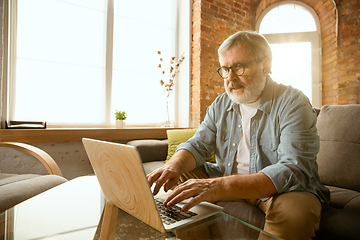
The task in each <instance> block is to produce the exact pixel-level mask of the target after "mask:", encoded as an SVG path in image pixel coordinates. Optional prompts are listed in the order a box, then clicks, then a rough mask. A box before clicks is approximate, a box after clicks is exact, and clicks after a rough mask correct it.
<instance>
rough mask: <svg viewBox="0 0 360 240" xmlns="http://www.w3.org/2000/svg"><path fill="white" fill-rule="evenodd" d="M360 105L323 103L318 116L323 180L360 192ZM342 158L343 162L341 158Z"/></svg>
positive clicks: (320, 170) (319, 159)
mask: <svg viewBox="0 0 360 240" xmlns="http://www.w3.org/2000/svg"><path fill="white" fill-rule="evenodd" d="M359 116H360V105H359V104H354V105H337V106H323V107H322V108H321V111H320V114H319V116H318V121H317V128H318V133H319V135H320V151H319V154H318V158H317V163H318V166H319V170H318V172H319V175H320V179H321V182H322V183H323V184H326V185H330V186H336V187H343V188H347V189H352V190H356V191H360V175H359V172H360V164H359V163H360V159H359V156H360V134H359V132H360V117H359ZM340 159H341V161H339V160H340Z"/></svg>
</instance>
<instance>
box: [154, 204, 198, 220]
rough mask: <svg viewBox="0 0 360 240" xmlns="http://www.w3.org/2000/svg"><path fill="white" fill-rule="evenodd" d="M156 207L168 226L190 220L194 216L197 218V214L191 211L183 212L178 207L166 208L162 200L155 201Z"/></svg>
mask: <svg viewBox="0 0 360 240" xmlns="http://www.w3.org/2000/svg"><path fill="white" fill-rule="evenodd" d="M155 204H156V207H157V209H158V211H159V214H160V217H161V220H162V221H163V222H164V223H165V224H167V225H170V224H172V223H176V222H178V221H181V220H184V219H187V218H190V217H192V216H196V215H197V214H196V213H194V212H191V211H186V212H183V211H181V208H180V207H178V206H176V205H175V206H173V207H165V206H164V205H163V201H162V200H160V199H155Z"/></svg>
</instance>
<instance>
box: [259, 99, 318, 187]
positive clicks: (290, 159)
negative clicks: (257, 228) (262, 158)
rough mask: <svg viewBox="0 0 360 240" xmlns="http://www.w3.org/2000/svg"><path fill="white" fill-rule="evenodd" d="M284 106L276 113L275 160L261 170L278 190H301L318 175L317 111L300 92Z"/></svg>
mask: <svg viewBox="0 0 360 240" xmlns="http://www.w3.org/2000/svg"><path fill="white" fill-rule="evenodd" d="M285 105H286V107H284V109H282V110H281V111H279V114H278V118H279V132H280V142H279V145H278V147H277V156H278V159H277V163H276V164H272V165H269V166H267V167H265V168H263V169H262V170H261V171H260V172H263V173H264V174H266V175H267V176H268V177H269V178H270V179H271V180H272V182H273V183H274V185H275V187H276V189H277V191H278V193H283V192H290V191H304V190H306V189H308V186H309V184H310V182H311V181H314V180H315V179H314V177H315V178H316V177H317V176H318V173H317V164H316V155H317V153H318V151H319V146H320V142H319V135H318V134H317V128H316V120H317V116H316V113H315V111H314V110H313V108H312V106H311V105H310V103H309V101H308V100H307V98H306V97H305V96H303V94H300V96H298V97H297V98H292V99H291V101H289V102H287V103H285Z"/></svg>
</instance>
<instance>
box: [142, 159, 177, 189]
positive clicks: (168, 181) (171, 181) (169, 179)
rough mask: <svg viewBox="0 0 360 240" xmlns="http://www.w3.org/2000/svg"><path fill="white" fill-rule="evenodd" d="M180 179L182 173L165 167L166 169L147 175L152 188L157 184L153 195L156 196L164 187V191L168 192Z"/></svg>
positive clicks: (159, 169)
mask: <svg viewBox="0 0 360 240" xmlns="http://www.w3.org/2000/svg"><path fill="white" fill-rule="evenodd" d="M179 178H180V173H179V171H178V170H176V169H175V168H173V167H170V166H168V165H165V166H164V167H161V168H158V169H156V170H154V171H152V172H151V173H150V174H148V175H147V179H148V181H149V184H150V187H151V186H152V185H153V184H154V182H155V188H154V192H153V194H154V195H156V194H157V193H158V192H159V190H160V188H161V186H163V185H164V190H165V192H167V191H168V190H169V189H170V188H172V187H173V186H175V185H176V184H177V183H178V181H179Z"/></svg>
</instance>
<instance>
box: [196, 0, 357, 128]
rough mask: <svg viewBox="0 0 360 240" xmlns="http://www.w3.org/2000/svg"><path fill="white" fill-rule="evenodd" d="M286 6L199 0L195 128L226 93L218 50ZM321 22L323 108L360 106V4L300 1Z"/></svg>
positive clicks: (270, 0)
mask: <svg viewBox="0 0 360 240" xmlns="http://www.w3.org/2000/svg"><path fill="white" fill-rule="evenodd" d="M282 1H284V0H194V1H193V43H192V51H193V52H192V54H193V55H192V64H193V66H192V82H191V94H192V96H191V97H192V103H191V106H192V108H191V119H192V121H191V125H192V126H198V125H199V124H200V123H201V121H202V120H203V118H204V116H205V113H206V109H207V107H208V106H209V105H210V104H211V102H212V101H213V100H214V99H215V98H216V96H218V95H219V94H220V93H222V92H224V90H223V80H222V79H221V78H220V77H219V76H217V73H216V69H217V68H218V67H219V63H218V57H217V48H218V47H219V45H220V44H221V43H222V41H224V40H225V39H226V38H227V37H228V36H230V35H231V34H233V33H235V32H237V31H240V30H254V29H255V28H254V26H255V22H256V20H257V19H258V17H259V16H260V14H261V13H262V12H263V11H264V10H265V9H266V8H267V7H268V6H270V5H271V4H274V3H278V2H282ZM298 1H299V2H303V3H305V4H307V5H309V6H310V7H312V8H313V9H314V11H315V12H316V14H317V15H318V17H319V21H320V27H321V41H322V69H321V71H322V83H323V84H322V91H323V95H322V101H323V105H325V104H329V105H338V104H353V103H360V102H359V101H360V43H359V41H360V39H359V38H360V26H359V21H360V20H359V16H360V0H335V4H334V2H333V0H298Z"/></svg>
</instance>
